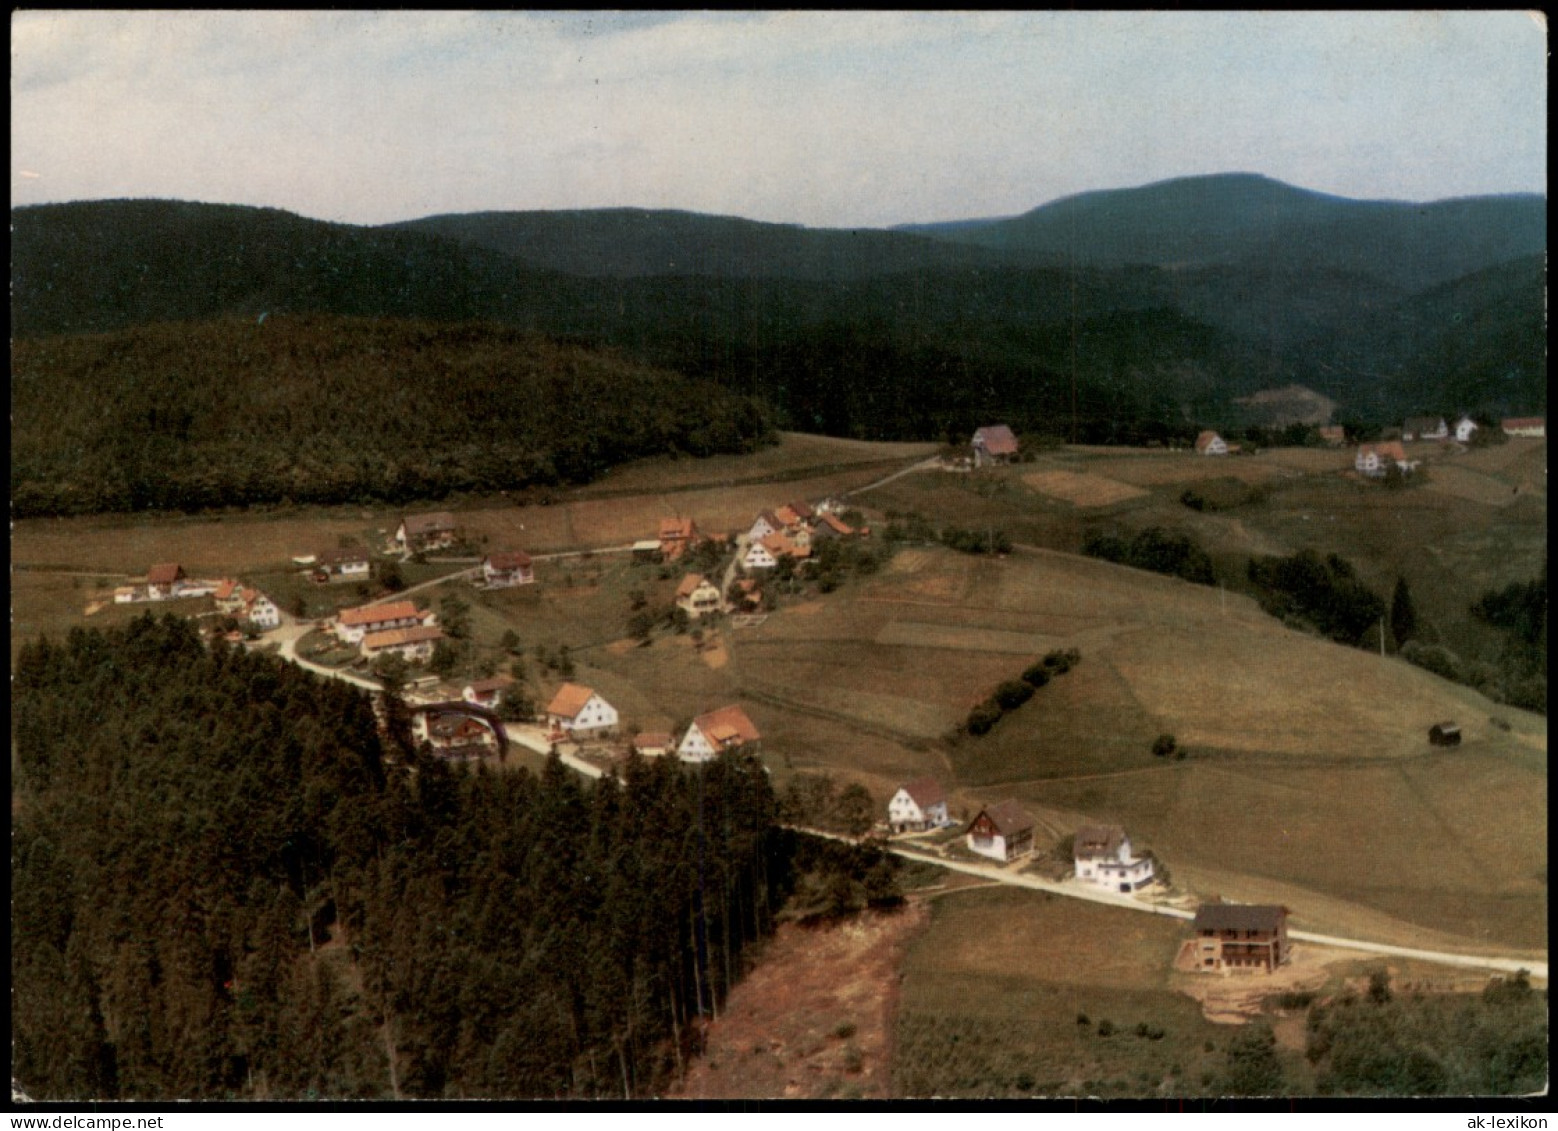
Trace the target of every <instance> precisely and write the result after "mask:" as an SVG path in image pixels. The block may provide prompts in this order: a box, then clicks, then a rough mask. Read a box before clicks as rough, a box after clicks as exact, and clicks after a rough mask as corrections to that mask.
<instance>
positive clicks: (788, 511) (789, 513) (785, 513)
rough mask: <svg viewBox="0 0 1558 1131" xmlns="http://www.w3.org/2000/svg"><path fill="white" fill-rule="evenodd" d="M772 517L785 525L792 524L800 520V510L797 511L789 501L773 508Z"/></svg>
mask: <svg viewBox="0 0 1558 1131" xmlns="http://www.w3.org/2000/svg"><path fill="white" fill-rule="evenodd" d="M774 517H775V518H777V519H778V520H779V521H780V522H781V523H783V524H784V525H785V526H794V525H796V524H797V523H798V522H800V521H801V514H800V512H799V511H797V510H796V509H795V508H794V507H792V506H790V504H789V503H786V504H784V506H782V507H777V508H775V510H774Z"/></svg>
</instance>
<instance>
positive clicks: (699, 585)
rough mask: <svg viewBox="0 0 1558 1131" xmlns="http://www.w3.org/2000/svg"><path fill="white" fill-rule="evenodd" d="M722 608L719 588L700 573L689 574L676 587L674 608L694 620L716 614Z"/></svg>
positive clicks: (722, 603)
mask: <svg viewBox="0 0 1558 1131" xmlns="http://www.w3.org/2000/svg"><path fill="white" fill-rule="evenodd" d="M723 606H724V602H723V601H722V600H721V599H720V592H719V586H717V585H715V584H714V583H713V582H712V581H710V580H709V579H708V578H706V577H704V576H703V574H701V573H689V574H688V575H687V576H686V577H684V578H682V583H681V584H680V585H678V586H677V587H676V607H677V608H678V609H681V610H682V611H683V612H685V613H686V614H687V615H688V616H690V617H692V618H693V619H694V620H696V619H697V618H698V617H702V616H707V615H709V614H710V613H717V612H719V611H720V610H721V608H722V607H723Z"/></svg>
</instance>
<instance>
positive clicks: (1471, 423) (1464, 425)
mask: <svg viewBox="0 0 1558 1131" xmlns="http://www.w3.org/2000/svg"><path fill="white" fill-rule="evenodd" d="M1476 431H1477V422H1476V421H1475V420H1473V419H1472V418H1471V417H1469V416H1462V417H1461V418H1460V419H1459V420H1457V421H1456V422H1455V442H1456V443H1458V444H1469V443H1471V438H1472V435H1473V434H1474V433H1475V432H1476Z"/></svg>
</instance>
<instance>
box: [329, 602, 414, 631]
mask: <svg viewBox="0 0 1558 1131" xmlns="http://www.w3.org/2000/svg"><path fill="white" fill-rule="evenodd" d="M420 616H422V613H421V611H420V610H418V609H417V606H416V602H415V601H391V602H389V604H387V605H359V606H358V607H357V608H355V609H342V610H341V614H340V616H339V617H337V618H336V619H337V620H338V621H339V622H340V623H341V624H342V625H345V626H346V627H347V628H356V627H357V626H358V625H360V624H383V623H384V622H385V621H391V620H407V619H409V618H411V617H420Z"/></svg>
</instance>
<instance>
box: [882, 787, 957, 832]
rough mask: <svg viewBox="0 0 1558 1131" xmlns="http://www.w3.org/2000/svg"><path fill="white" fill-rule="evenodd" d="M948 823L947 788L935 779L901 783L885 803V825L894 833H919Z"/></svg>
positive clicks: (949, 821) (949, 822)
mask: <svg viewBox="0 0 1558 1131" xmlns="http://www.w3.org/2000/svg"><path fill="white" fill-rule="evenodd" d="M951 823H952V822H951V820H950V819H949V818H948V817H947V791H946V790H944V789H942V788H941V783H940V782H938V781H937V780H936V779H935V778H915V779H914V780H913V781H911V782H905V783H904V784H903V785H901V786H899V787H898V792H897V793H895V794H893V796H892V799H891V800H889V801H888V802H887V827H888V828H889V829H891V830H892V831H893V832H895V833H904V832H923V831H924V830H925V829H939V828H941V827H942V826H944V825H949V824H951Z"/></svg>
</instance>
